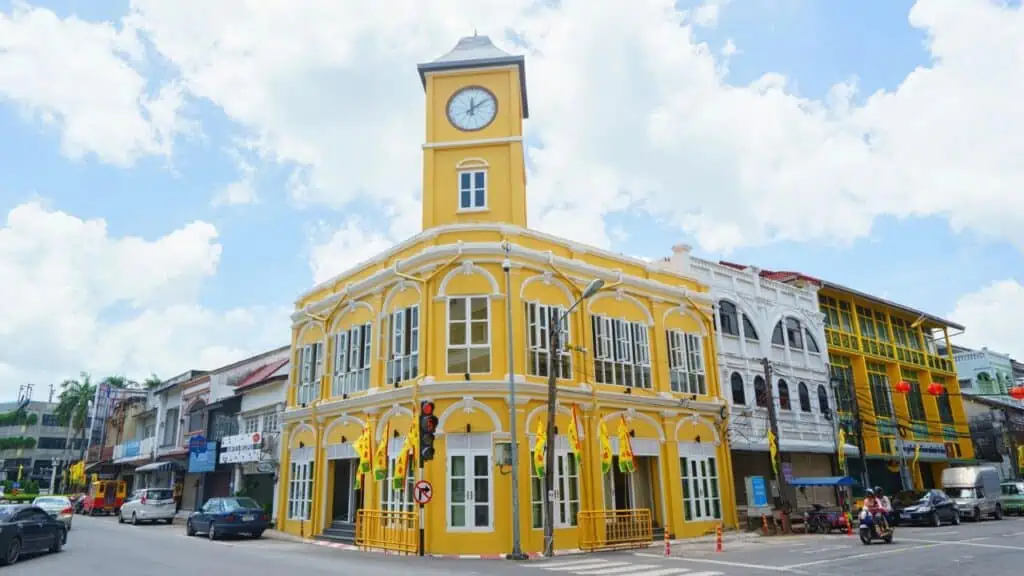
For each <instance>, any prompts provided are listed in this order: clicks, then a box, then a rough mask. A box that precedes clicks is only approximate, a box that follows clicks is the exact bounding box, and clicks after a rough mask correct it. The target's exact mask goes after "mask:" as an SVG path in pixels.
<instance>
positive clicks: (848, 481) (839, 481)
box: [789, 476, 858, 486]
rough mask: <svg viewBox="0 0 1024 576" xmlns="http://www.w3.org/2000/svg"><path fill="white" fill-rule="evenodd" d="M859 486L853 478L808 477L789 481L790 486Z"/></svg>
mask: <svg viewBox="0 0 1024 576" xmlns="http://www.w3.org/2000/svg"><path fill="white" fill-rule="evenodd" d="M854 484H858V482H857V481H856V480H854V478H853V476H817V477H814V476H808V477H806V478H793V479H792V480H790V481H789V485H790V486H853V485H854Z"/></svg>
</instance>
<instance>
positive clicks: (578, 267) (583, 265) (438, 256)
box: [291, 225, 711, 323]
mask: <svg viewBox="0 0 1024 576" xmlns="http://www.w3.org/2000/svg"><path fill="white" fill-rule="evenodd" d="M445 228H449V230H448V231H453V229H455V228H459V229H461V230H464V231H471V230H474V229H476V230H488V231H494V232H499V231H500V232H504V231H506V228H507V229H508V230H509V231H515V232H518V233H519V234H520V235H527V236H529V235H533V236H536V237H538V238H542V239H546V240H549V241H552V242H556V243H557V242H561V243H563V244H565V243H566V242H568V241H566V240H561V239H554V237H547V236H546V235H540V233H535V232H534V231H532V230H526V229H522V228H516V227H506V226H493V225H472V226H463V225H458V226H455V225H453V226H450V227H445ZM438 230H440V229H438V228H435V229H432V230H430V231H429V234H430V235H431V236H436V234H437V233H438ZM431 236H423V235H420V236H416V237H414V238H418V239H419V240H427V239H429V238H430V237H431ZM552 239H553V240H552ZM405 244H408V242H407V243H403V244H402V245H399V246H396V247H395V248H392V250H390V251H388V252H385V253H383V254H381V255H378V256H377V257H376V258H375V259H374V260H372V261H369V262H367V263H366V264H363V265H360V266H359V267H358V268H357V269H353V270H352V271H351V272H350V273H354V272H356V271H357V270H358V269H362V268H364V267H366V266H369V265H371V264H377V265H379V264H382V263H383V262H385V261H387V259H388V258H390V257H391V256H392V255H393V254H394V252H396V251H397V250H398V249H400V248H405V247H406V246H405ZM581 249H585V247H584V248H581ZM504 254H505V246H504V245H503V243H502V242H462V241H458V242H455V243H453V244H442V245H438V246H427V247H426V248H424V249H423V250H421V251H420V252H419V253H417V254H414V255H412V256H410V257H409V258H406V259H404V260H401V261H399V262H395V263H393V265H392V266H389V267H387V268H382V269H381V270H378V271H377V272H376V273H374V274H372V275H370V276H369V277H367V278H365V279H363V280H361V281H358V282H355V283H354V284H346V285H345V286H344V287H343V288H342V289H341V290H339V291H337V292H335V293H333V294H330V295H328V296H326V297H324V298H321V299H320V300H318V301H315V302H312V303H309V304H307V305H306V306H305V307H304V308H303V309H301V310H297V311H296V312H294V313H293V314H292V317H291V318H292V322H293V323H298V322H300V321H303V320H304V319H305V316H307V315H308V314H317V313H319V312H323V311H325V310H328V309H330V308H331V307H332V306H333V305H334V304H336V303H337V302H338V301H340V300H341V299H342V298H345V297H346V296H351V297H353V298H359V297H362V296H363V295H364V294H366V293H369V292H371V291H373V290H375V289H379V287H380V286H381V285H384V284H386V283H389V282H392V281H394V280H396V279H397V278H398V272H399V269H402V270H403V273H408V272H409V271H410V270H412V269H415V268H417V267H421V266H424V265H427V264H429V263H434V262H435V261H437V260H447V259H451V258H453V257H475V258H479V257H481V256H491V257H504ZM601 255H602V256H603V257H605V258H613V257H614V258H617V259H619V260H621V261H623V262H628V263H631V264H632V263H634V262H633V261H632V260H630V259H626V258H623V257H621V256H614V255H611V254H601ZM511 256H512V258H514V259H517V260H520V261H526V262H529V263H532V264H535V265H551V264H553V265H555V266H558V267H559V268H560V269H562V270H564V271H565V272H566V273H570V274H578V275H583V276H585V277H589V278H602V279H604V280H605V281H606V282H621V283H622V286H626V287H629V288H633V289H634V290H635V291H637V292H638V293H639V294H641V295H643V296H661V297H664V298H666V299H668V300H670V301H674V302H678V303H680V304H681V303H683V302H685V301H686V300H687V299H689V300H692V301H694V302H695V303H698V304H700V305H704V306H707V305H709V304H710V303H711V298H710V297H709V296H708V295H707V294H706V293H703V292H696V291H694V290H690V289H689V288H686V287H684V286H673V285H669V284H665V283H662V282H658V281H654V280H647V279H644V278H639V277H636V276H631V275H628V274H624V273H623V272H622V271H621V270H619V269H607V268H601V267H598V266H594V265H592V264H589V263H587V262H584V261H582V260H577V259H569V258H564V257H561V256H556V255H555V254H554V253H552V252H551V251H540V250H533V249H531V248H526V247H524V246H520V245H518V244H511ZM635 263H636V265H639V266H644V267H645V268H646V269H649V270H650V271H651V272H658V273H668V274H670V275H673V276H676V277H678V278H679V279H680V281H688V282H692V283H696V281H694V280H693V279H691V278H687V277H685V276H682V275H680V274H673V273H671V272H666V271H665V270H662V269H661V268H660V267H657V266H651V265H649V264H647V263H645V262H642V261H639V260H638V261H636V262H635ZM335 283H337V280H334V281H332V282H328V283H326V284H321V285H320V288H318V289H317V290H323V289H325V288H326V287H327V286H329V285H331V284H335ZM313 293H314V292H313V291H310V292H306V293H305V294H303V295H302V296H301V297H300V300H301V299H304V298H308V297H309V296H310V295H311V294H313Z"/></svg>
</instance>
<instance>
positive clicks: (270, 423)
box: [260, 410, 281, 434]
mask: <svg viewBox="0 0 1024 576" xmlns="http://www.w3.org/2000/svg"><path fill="white" fill-rule="evenodd" d="M260 426H262V429H261V430H260V432H262V433H263V434H275V433H277V432H280V431H281V418H280V417H278V415H277V410H271V411H270V412H264V413H263V419H262V422H260Z"/></svg>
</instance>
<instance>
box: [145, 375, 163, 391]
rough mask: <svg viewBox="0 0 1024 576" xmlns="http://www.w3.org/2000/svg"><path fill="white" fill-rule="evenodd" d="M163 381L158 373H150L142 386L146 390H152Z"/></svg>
mask: <svg viewBox="0 0 1024 576" xmlns="http://www.w3.org/2000/svg"><path fill="white" fill-rule="evenodd" d="M163 383H164V381H163V380H161V379H160V377H159V376H157V375H156V374H150V375H149V377H148V378H146V379H145V380H143V381H142V387H143V388H145V389H146V390H152V389H154V388H156V387H157V386H159V385H161V384H163Z"/></svg>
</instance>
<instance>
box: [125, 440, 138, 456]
mask: <svg viewBox="0 0 1024 576" xmlns="http://www.w3.org/2000/svg"><path fill="white" fill-rule="evenodd" d="M139 444H140V442H139V441H138V440H130V441H128V442H125V443H124V454H122V455H121V457H122V458H135V457H136V456H138V455H139Z"/></svg>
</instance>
